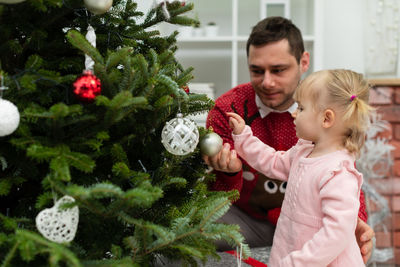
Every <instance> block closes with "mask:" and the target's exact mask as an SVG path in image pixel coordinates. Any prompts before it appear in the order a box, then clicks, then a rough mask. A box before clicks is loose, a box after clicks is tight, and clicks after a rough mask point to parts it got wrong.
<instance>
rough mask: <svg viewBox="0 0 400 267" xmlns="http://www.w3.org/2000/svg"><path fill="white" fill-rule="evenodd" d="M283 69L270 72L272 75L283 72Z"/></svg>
mask: <svg viewBox="0 0 400 267" xmlns="http://www.w3.org/2000/svg"><path fill="white" fill-rule="evenodd" d="M284 70H285V69H274V70H272V71H271V72H272V73H281V72H282V71H284Z"/></svg>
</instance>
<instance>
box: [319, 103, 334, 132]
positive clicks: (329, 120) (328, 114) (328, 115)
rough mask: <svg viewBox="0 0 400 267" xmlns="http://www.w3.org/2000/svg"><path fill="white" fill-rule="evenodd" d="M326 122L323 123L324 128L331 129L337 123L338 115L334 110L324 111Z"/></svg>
mask: <svg viewBox="0 0 400 267" xmlns="http://www.w3.org/2000/svg"><path fill="white" fill-rule="evenodd" d="M323 119H324V121H323V122H322V127H324V128H330V127H332V125H333V124H334V123H335V120H336V114H335V112H334V111H333V110H332V109H329V108H328V109H326V110H325V111H324V118H323Z"/></svg>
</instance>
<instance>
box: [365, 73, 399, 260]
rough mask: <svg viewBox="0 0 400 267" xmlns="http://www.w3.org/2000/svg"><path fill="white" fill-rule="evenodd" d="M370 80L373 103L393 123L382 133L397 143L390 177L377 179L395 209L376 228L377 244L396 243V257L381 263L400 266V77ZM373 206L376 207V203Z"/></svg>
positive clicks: (380, 190)
mask: <svg viewBox="0 0 400 267" xmlns="http://www.w3.org/2000/svg"><path fill="white" fill-rule="evenodd" d="M370 83H371V84H372V85H374V87H373V89H372V90H371V92H370V103H371V104H372V105H374V106H375V107H377V109H378V112H379V113H380V114H382V119H383V120H386V121H388V122H389V123H390V127H389V129H388V130H387V131H385V132H383V133H380V137H385V138H387V139H388V140H389V143H390V144H391V145H393V146H394V147H395V150H394V151H393V153H392V155H393V159H394V164H393V167H392V170H391V171H390V172H389V173H388V175H387V177H386V178H384V179H379V181H375V182H376V183H379V186H378V185H377V188H378V192H379V193H380V194H381V195H383V196H384V197H385V198H386V199H387V201H388V203H389V207H390V209H391V212H392V216H391V217H390V218H386V220H385V225H384V226H383V227H377V228H376V229H375V233H376V246H377V247H378V248H385V247H394V254H395V258H394V259H392V260H389V261H388V262H387V263H386V264H379V266H400V79H381V80H370ZM380 185H383V186H380ZM371 209H372V210H373V209H374V207H373V205H371Z"/></svg>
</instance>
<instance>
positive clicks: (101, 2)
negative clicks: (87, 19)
mask: <svg viewBox="0 0 400 267" xmlns="http://www.w3.org/2000/svg"><path fill="white" fill-rule="evenodd" d="M83 2H84V4H85V7H86V8H87V9H88V10H89V11H90V12H92V13H93V14H95V15H101V14H104V13H106V12H107V11H108V10H109V9H110V8H111V6H112V4H113V0H83Z"/></svg>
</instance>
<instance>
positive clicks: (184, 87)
mask: <svg viewBox="0 0 400 267" xmlns="http://www.w3.org/2000/svg"><path fill="white" fill-rule="evenodd" d="M182 89H183V90H184V91H185V92H186V94H189V93H190V89H189V86H187V85H184V86H182Z"/></svg>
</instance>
